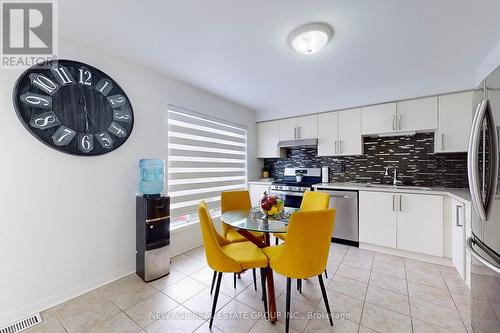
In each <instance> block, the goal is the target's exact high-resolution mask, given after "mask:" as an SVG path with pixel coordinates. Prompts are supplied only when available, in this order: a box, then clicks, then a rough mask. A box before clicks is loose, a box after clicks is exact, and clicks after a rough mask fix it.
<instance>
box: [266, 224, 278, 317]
mask: <svg viewBox="0 0 500 333" xmlns="http://www.w3.org/2000/svg"><path fill="white" fill-rule="evenodd" d="M264 243H265V245H266V246H269V245H270V241H269V233H267V232H266V233H265V234H264ZM266 271H267V274H266V278H267V295H268V299H269V320H270V321H271V324H273V325H274V324H276V320H277V318H276V317H277V313H276V295H275V293H274V278H273V270H272V269H271V267H269V266H268V269H267V270H266Z"/></svg>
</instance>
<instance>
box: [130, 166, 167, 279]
mask: <svg viewBox="0 0 500 333" xmlns="http://www.w3.org/2000/svg"><path fill="white" fill-rule="evenodd" d="M164 163H165V162H164V161H163V160H141V161H140V168H141V176H140V182H139V190H140V192H141V194H140V195H138V196H137V198H136V272H137V275H138V276H140V277H141V278H142V279H143V280H144V281H146V282H148V281H152V280H155V279H159V278H161V277H163V276H165V275H167V274H169V273H170V253H169V246H168V245H169V244H170V198H169V197H166V196H162V195H161V192H162V191H163V188H164V182H165V180H164V173H165V166H164V165H165V164H164Z"/></svg>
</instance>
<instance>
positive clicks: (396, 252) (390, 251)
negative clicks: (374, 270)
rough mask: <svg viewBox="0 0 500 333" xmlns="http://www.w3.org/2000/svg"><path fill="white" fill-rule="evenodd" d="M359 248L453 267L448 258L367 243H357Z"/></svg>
mask: <svg viewBox="0 0 500 333" xmlns="http://www.w3.org/2000/svg"><path fill="white" fill-rule="evenodd" d="M359 248H360V249H364V250H370V251H375V252H380V253H385V254H390V255H393V256H398V257H404V258H408V259H414V260H420V261H425V262H429V263H431V264H438V265H443V266H449V267H454V266H453V262H452V261H451V259H450V258H442V257H435V256H431V255H428V254H421V253H415V252H410V251H404V250H398V249H393V248H390V247H385V246H379V245H373V244H367V243H359Z"/></svg>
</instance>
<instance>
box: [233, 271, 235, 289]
mask: <svg viewBox="0 0 500 333" xmlns="http://www.w3.org/2000/svg"><path fill="white" fill-rule="evenodd" d="M233 285H234V289H236V273H234V275H233Z"/></svg>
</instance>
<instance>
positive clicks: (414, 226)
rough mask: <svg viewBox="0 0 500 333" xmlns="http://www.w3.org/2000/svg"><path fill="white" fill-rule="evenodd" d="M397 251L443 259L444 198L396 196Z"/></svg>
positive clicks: (421, 195) (414, 195) (434, 196)
mask: <svg viewBox="0 0 500 333" xmlns="http://www.w3.org/2000/svg"><path fill="white" fill-rule="evenodd" d="M398 199H399V200H398V201H399V202H398V204H397V211H398V213H397V220H398V222H397V248H398V249H400V250H406V251H412V252H418V253H424V254H430V255H434V256H437V257H442V256H443V197H442V196H437V195H423V194H398Z"/></svg>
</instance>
